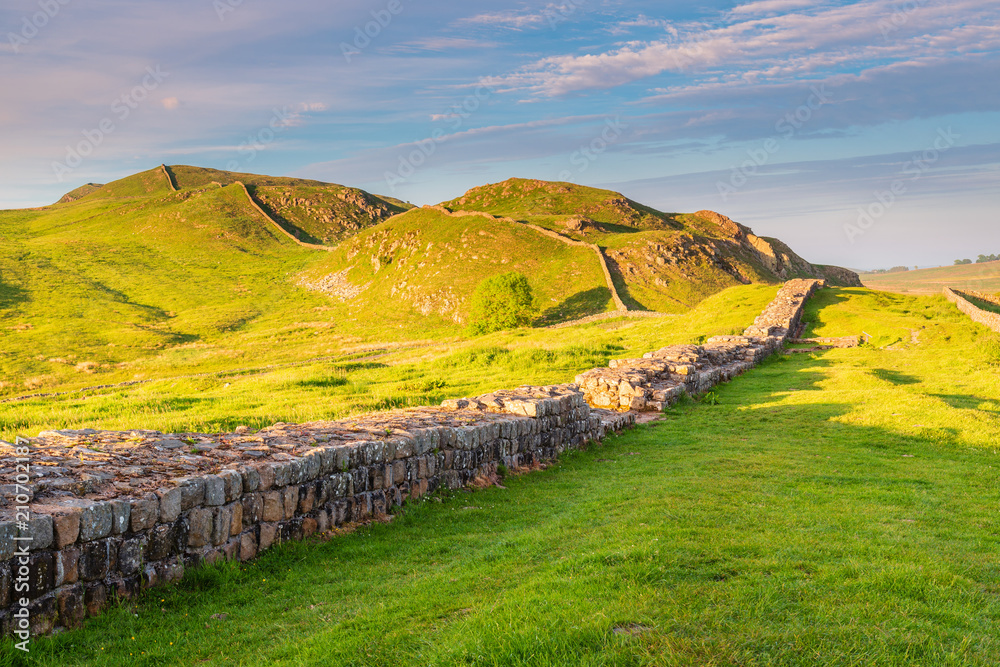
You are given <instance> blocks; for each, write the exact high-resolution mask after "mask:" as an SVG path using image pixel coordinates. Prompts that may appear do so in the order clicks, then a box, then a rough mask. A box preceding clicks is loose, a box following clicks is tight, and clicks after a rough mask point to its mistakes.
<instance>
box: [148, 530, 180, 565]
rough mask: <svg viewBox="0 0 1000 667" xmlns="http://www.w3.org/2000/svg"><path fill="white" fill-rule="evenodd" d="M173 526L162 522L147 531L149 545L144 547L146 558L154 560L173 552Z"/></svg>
mask: <svg viewBox="0 0 1000 667" xmlns="http://www.w3.org/2000/svg"><path fill="white" fill-rule="evenodd" d="M174 545H175V539H174V526H173V524H163V523H161V524H160V525H158V526H156V527H155V528H153V530H151V531H150V532H149V546H148V547H147V548H146V560H147V561H148V562H155V561H158V560H162V559H164V558H166V557H167V556H169V555H171V554H172V553H174Z"/></svg>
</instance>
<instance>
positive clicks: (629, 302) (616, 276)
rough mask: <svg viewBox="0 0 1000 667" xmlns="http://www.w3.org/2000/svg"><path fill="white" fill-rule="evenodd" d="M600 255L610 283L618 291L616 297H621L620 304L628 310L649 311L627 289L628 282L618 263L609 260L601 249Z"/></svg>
mask: <svg viewBox="0 0 1000 667" xmlns="http://www.w3.org/2000/svg"><path fill="white" fill-rule="evenodd" d="M601 254H603V255H604V261H606V262H607V263H608V271H610V272H611V282H613V283H614V285H615V290H617V291H618V296H619V297H621V300H622V303H624V304H625V305H626V306H627V307H628V309H629V310H649V308H647V307H646V306H644V305H643V304H642V303H640V302H639V301H638V300H636V299H635V298H634V297H633V296H632V293H631V292H630V291H629V289H628V282H627V281H626V280H625V276H624V275H622V270H621V267H620V266H618V262H616V261H615V260H613V259H611V258H610V257H609V256H608V253H607V252H605V249H604V248H601Z"/></svg>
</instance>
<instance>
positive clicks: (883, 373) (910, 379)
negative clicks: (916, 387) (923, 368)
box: [871, 368, 921, 386]
mask: <svg viewBox="0 0 1000 667" xmlns="http://www.w3.org/2000/svg"><path fill="white" fill-rule="evenodd" d="M871 373H872V375H874V376H875V377H877V378H878V379H879V380H882V381H884V382H891V383H892V384H894V385H896V386H905V385H909V384H920V382H921V380H920V378H918V377H914V376H913V375H907V374H906V373H900V372H899V371H891V370H889V369H886V368H873V369H872V372H871Z"/></svg>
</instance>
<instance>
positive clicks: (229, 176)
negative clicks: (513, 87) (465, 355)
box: [51, 165, 860, 325]
mask: <svg viewBox="0 0 1000 667" xmlns="http://www.w3.org/2000/svg"><path fill="white" fill-rule="evenodd" d="M244 186H245V190H244V189H243V188H244ZM62 207H70V208H73V207H77V208H79V207H87V208H93V207H97V208H99V209H101V210H103V211H105V212H103V213H100V214H99V215H100V216H104V218H101V219H106V220H108V221H109V222H110V221H113V220H114V219H115V217H114V215H112V213H111V210H112V209H115V207H117V209H116V210H117V211H118V213H117V215H118V216H125V217H126V218H128V219H129V220H134V222H132V223H129V224H130V225H132V226H133V227H142V225H143V221H158V220H162V219H165V218H164V216H167V217H168V219H172V220H175V221H179V222H181V223H185V224H187V225H189V229H190V231H189V232H180V231H179V230H178V231H176V232H174V233H175V234H177V233H181V234H182V235H183V234H191V235H193V236H192V239H193V238H195V237H197V236H198V235H199V234H198V233H196V232H198V230H199V229H206V230H207V229H216V230H217V231H216V233H215V234H216V235H215V238H214V240H213V245H217V244H218V243H220V242H221V243H222V246H220V248H219V249H217V251H216V253H217V256H218V257H224V256H226V254H227V253H228V252H236V253H245V252H248V251H249V249H250V248H251V247H255V248H259V249H257V250H253V251H252V252H254V253H260V252H267V253H269V254H271V255H274V256H275V257H280V256H282V255H283V254H287V253H288V252H290V249H288V250H285V249H282V248H283V243H284V242H283V241H281V240H280V239H281V237H282V236H283V235H284V236H289V237H291V240H292V241H295V242H296V243H298V244H300V245H302V246H304V250H309V249H315V248H319V249H322V250H329V251H330V252H328V253H320V254H318V255H315V256H313V255H307V256H305V257H303V258H302V260H301V262H300V266H301V269H300V270H298V271H297V272H295V273H294V275H293V276H292V277H290V279H289V280H288V286H287V288H286V289H293V290H294V289H296V288H297V287H298V288H302V287H304V288H306V289H307V290H309V291H312V292H318V293H320V294H323V295H325V296H326V298H328V299H330V300H331V301H332V302H333V303H334V304H338V305H339V306H340V307H342V308H344V309H345V310H346V312H347V313H348V314H349V315H350V316H351V317H352V318H353V319H363V318H365V317H367V316H370V314H371V313H373V312H379V313H386V312H387V311H392V312H393V313H395V315H394V317H396V318H397V321H399V322H408V321H412V318H414V317H425V318H426V317H431V318H432V319H434V320H435V321H437V322H440V323H441V324H442V325H448V324H450V325H454V324H459V325H461V324H464V323H465V321H466V313H467V307H468V297H469V295H470V294H471V292H472V291H473V290H474V288H475V286H476V285H477V284H478V282H479V281H481V280H482V279H484V278H485V277H487V276H489V275H493V274H496V273H500V272H505V271H510V270H516V271H519V272H521V273H524V274H525V275H527V276H528V278H529V280H530V281H531V283H532V286H533V287H534V289H535V292H536V294H537V295H538V302H539V319H538V323H539V324H545V325H549V324H557V323H559V322H562V321H567V320H570V319H575V318H581V317H586V316H589V315H595V314H599V313H604V312H610V311H621V310H626V309H627V310H629V311H643V310H651V311H659V312H666V313H678V312H683V311H686V310H688V309H689V308H691V307H693V306H695V305H696V304H697V303H699V302H700V301H702V300H703V299H704V298H706V297H708V296H710V295H712V294H715V293H717V292H719V291H721V290H723V289H725V288H727V287H730V286H733V285H738V284H750V283H765V284H776V283H779V282H783V281H786V280H789V279H792V278H812V277H817V278H826V279H827V280H829V281H830V282H832V283H834V284H838V285H860V282H859V281H858V278H857V275H856V274H855V273H853V272H851V271H848V270H847V269H841V268H838V267H826V266H819V265H814V264H811V263H809V262H808V261H806V260H804V259H803V258H801V257H799V256H798V255H797V254H796V253H795V252H793V251H792V250H791V249H790V248H789V247H788V246H787V245H785V244H784V243H782V242H781V241H778V240H777V239H769V238H764V237H759V236H756V235H755V234H754V233H753V231H752V230H751V229H750V228H749V227H746V226H744V225H741V224H739V223H737V222H735V221H733V220H731V219H730V218H728V217H726V216H725V215H722V214H720V213H716V212H714V211H708V210H703V211H698V212H696V213H690V214H681V213H665V212H661V211H658V210H656V209H653V208H651V207H649V206H645V205H643V204H640V203H638V202H636V201H633V200H631V199H629V198H628V197H626V196H624V195H623V194H621V193H618V192H613V191H610V190H601V189H598V188H591V187H586V186H580V185H575V184H572V183H553V182H546V181H539V180H529V179H518V178H514V179H509V180H507V181H504V182H502V183H496V184H489V185H484V186H480V187H477V188H473V189H471V190H469V191H468V192H466V193H465V194H464V195H463V196H461V197H458V198H456V199H454V200H451V201H447V202H444V203H443V204H441V205H439V206H438V207H430V208H428V207H425V208H421V209H416V208H414V207H412V206H411V205H409V204H406V203H404V202H402V201H399V200H398V199H393V198H391V197H383V196H379V195H374V194H371V193H368V192H365V191H363V190H360V189H357V188H351V187H348V186H343V185H337V184H331V183H323V182H321V181H315V180H308V179H299V178H286V177H275V176H266V175H258V174H248V173H234V172H227V171H220V170H215V169H207V168H201V167H192V166H186V165H174V166H161V167H158V168H156V169H152V170H149V171H146V172H141V173H139V174H135V175H134V176H130V177H127V178H124V179H121V180H118V181H115V182H112V183H108V184H105V185H100V184H88V185H85V186H82V187H80V188H77V189H76V190H74V191H72V192H70V193H68V194H67V196H66V197H64V198H63V199H62V200H60V203H59V204H58V205H57V206H56V207H53V208H52V209H51V210H53V211H55V210H57V209H61V208H62ZM109 207H110V208H109ZM192 208H194V209H196V210H197V211H199V212H197V213H196V214H194V217H193V218H191V217H190V215H188V214H186V213H183V212H181V211H180V209H185V210H189V209H192ZM81 210H82V209H81ZM457 211H465V212H469V213H477V212H478V213H482V214H484V215H485V217H475V216H466V217H456V215H455V212H457ZM66 213H69V211H67V212H66ZM261 214H263V215H261ZM109 216H110V217H109ZM70 217H72V216H70ZM269 221H273V223H274V224H276V225H277V226H278V229H274V228H273V226H272V227H271V228H270V229H271V231H268V222H269ZM116 224H119V225H120V224H121V223H116ZM156 224H158V225H159V223H158V222H157V223H156ZM175 224H176V223H175ZM233 224H235V227H233ZM127 228H128V225H127V226H126V228H124V229H127ZM124 229H123V231H124ZM126 233H127V232H126ZM265 239H267V240H265ZM261 243H264V244H265V245H264V246H260V244H261ZM248 244H249V245H248ZM110 245H113V243H111V244H110ZM184 247H187V246H184V245H183V244H182V245H181V247H180V248H178V251H179V252H180V253H181V254H180V256H178V257H175V258H174V261H189V260H188V259H186V258H185V257H184V256H183V255H184V250H183V248H184ZM265 247H266V248H267V250H265ZM164 260H165V261H167V257H166V255H164ZM206 298H207V297H206ZM254 317H255V316H254ZM435 318H436V319H435ZM241 321H242V320H241Z"/></svg>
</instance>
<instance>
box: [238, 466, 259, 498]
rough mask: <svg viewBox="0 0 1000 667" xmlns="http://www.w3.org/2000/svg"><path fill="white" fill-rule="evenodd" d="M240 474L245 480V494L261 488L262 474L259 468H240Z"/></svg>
mask: <svg viewBox="0 0 1000 667" xmlns="http://www.w3.org/2000/svg"><path fill="white" fill-rule="evenodd" d="M239 472H240V477H242V478H243V493H253V492H254V491H256V490H258V489H259V488H260V472H259V471H258V470H257V468H254V467H251V466H247V467H245V468H240V470H239Z"/></svg>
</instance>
